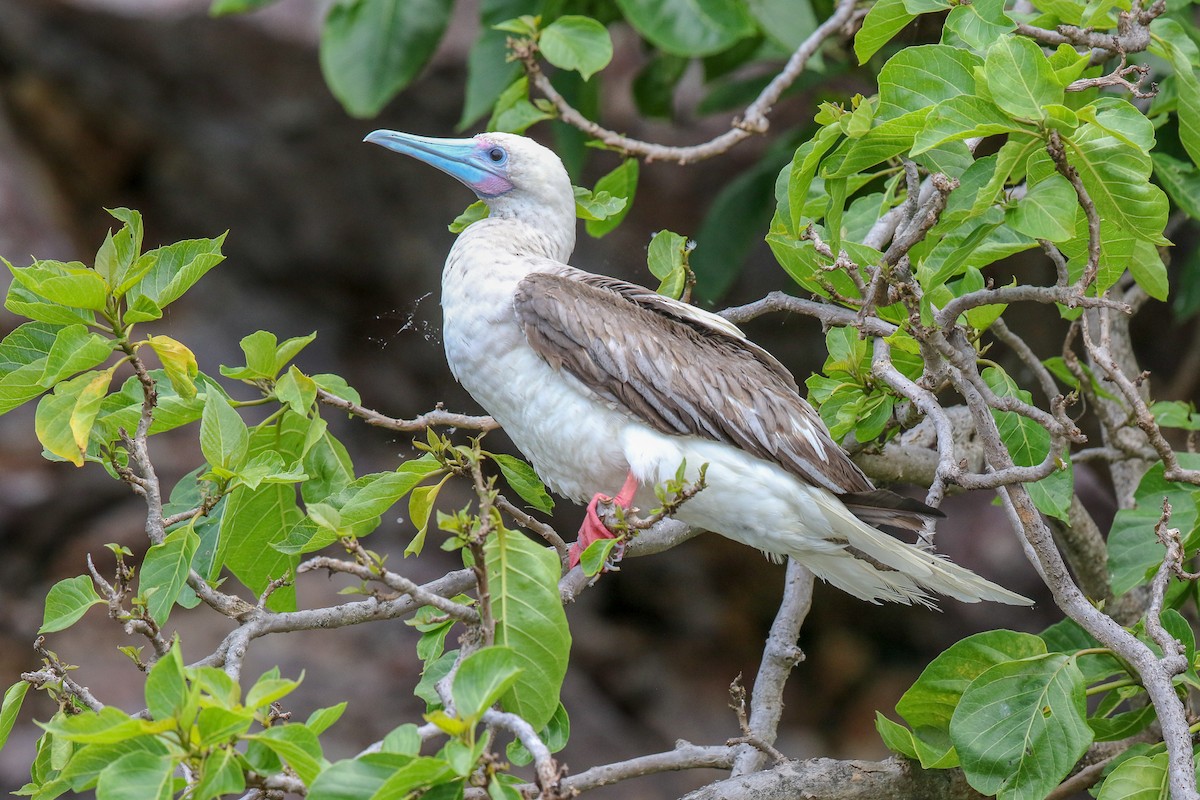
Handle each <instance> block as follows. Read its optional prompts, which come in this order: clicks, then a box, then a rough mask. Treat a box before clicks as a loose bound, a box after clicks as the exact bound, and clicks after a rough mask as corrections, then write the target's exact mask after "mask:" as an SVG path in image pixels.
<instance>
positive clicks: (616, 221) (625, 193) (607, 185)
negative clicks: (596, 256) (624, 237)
mask: <svg viewBox="0 0 1200 800" xmlns="http://www.w3.org/2000/svg"><path fill="white" fill-rule="evenodd" d="M638 164H639V162H638V160H637V159H636V158H627V159H625V160H624V161H622V162H621V164H620V166H618V167H617V168H616V169H614V170H613V171H612V172H610V173H608V174H607V175H605V176H604V177H602V178H600V180H598V181H596V192H598V193H599V192H608V194H609V196H610V197H614V198H619V199H622V200H624V201H625V205H624V206H622V208H621V210H620V211H618V212H617V213H615V214H610V215H609V216H608V217H606V218H605V219H589V220H586V221H585V223H584V228H585V229H586V230H587V232H588V235H589V236H594V237H596V238H600V237H601V236H603V235H604V234H606V233H608V232H609V231H611V230H612V229H613V228H615V227H617V226H618V225H620V224H621V220H623V219H625V215H626V214H628V213H629V209H630V208H631V207H632V206H633V198H634V195H635V194H636V193H637V182H638Z"/></svg>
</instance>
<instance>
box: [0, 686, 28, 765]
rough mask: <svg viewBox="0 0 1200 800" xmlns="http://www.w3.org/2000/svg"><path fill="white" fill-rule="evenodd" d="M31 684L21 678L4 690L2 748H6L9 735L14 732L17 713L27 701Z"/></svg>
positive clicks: (0, 725) (0, 719) (0, 708)
mask: <svg viewBox="0 0 1200 800" xmlns="http://www.w3.org/2000/svg"><path fill="white" fill-rule="evenodd" d="M30 686H31V684H30V683H29V682H27V681H24V680H19V681H17V682H16V683H14V684H13V685H12V686H10V687H8V689H7V690H5V692H4V700H3V702H0V749H3V748H4V743H5V742H7V741H8V735H9V734H10V733H12V729H13V724H14V723H15V722H16V721H17V714H19V713H20V711H21V704H22V703H23V702H25V694H26V693H27V692H28V691H29V687H30Z"/></svg>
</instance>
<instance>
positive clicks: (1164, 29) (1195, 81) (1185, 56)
mask: <svg viewBox="0 0 1200 800" xmlns="http://www.w3.org/2000/svg"><path fill="white" fill-rule="evenodd" d="M1193 30H1194V28H1193ZM1150 35H1151V45H1150V52H1151V53H1153V54H1155V55H1157V56H1161V57H1163V58H1165V59H1167V61H1169V62H1171V66H1172V67H1173V68H1174V70H1175V91H1176V95H1177V101H1176V113H1177V115H1178V117H1179V141H1180V143H1181V144H1182V145H1183V149H1184V150H1185V151H1186V152H1187V154H1188V155H1189V156H1191V159H1192V161H1193V162H1195V163H1196V164H1200V76H1198V75H1197V71H1196V69H1195V68H1194V66H1193V63H1194V62H1195V61H1197V57H1196V43H1195V42H1194V41H1193V39H1192V37H1191V36H1189V35H1188V32H1187V30H1185V28H1184V27H1183V26H1182V25H1181V24H1180V23H1179V22H1178V21H1176V20H1174V19H1170V18H1168V17H1160V18H1158V19H1155V20H1154V21H1153V22H1151V23H1150Z"/></svg>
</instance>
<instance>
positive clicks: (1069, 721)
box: [950, 653, 1092, 800]
mask: <svg viewBox="0 0 1200 800" xmlns="http://www.w3.org/2000/svg"><path fill="white" fill-rule="evenodd" d="M950 738H951V739H952V740H953V741H954V746H955V748H956V749H957V750H958V756H959V759H960V761H961V763H962V767H963V771H964V772H965V773H966V776H967V781H968V782H969V783H970V784H971V786H973V787H974V788H975V789H977V790H978V791H980V792H982V793H984V794H987V795H993V794H995V795H998V797H1000V798H1004V800H1040V798H1042V797H1045V796H1046V794H1047V793H1048V792H1049V791H1050V790H1051V789H1053V788H1054V787H1055V786H1057V785H1058V784H1059V783H1060V782H1061V781H1062V779H1063V778H1065V777H1066V776H1067V774H1068V773H1070V771H1071V769H1072V768H1073V767H1074V766H1075V764H1076V762H1078V761H1079V759H1080V758H1081V757H1082V756H1083V754H1084V753H1085V752H1087V748H1088V746H1089V745H1090V744H1091V743H1092V731H1091V729H1090V728H1088V726H1087V705H1086V703H1085V697H1084V681H1083V675H1082V674H1080V672H1079V668H1078V667H1076V666H1075V661H1074V659H1073V658H1072V657H1070V656H1067V655H1064V654H1062V653H1050V654H1047V655H1042V656H1035V657H1033V658H1027V659H1024V660H1021V661H1008V662H1005V663H1003V664H997V665H996V666H994V667H992V668H991V669H989V670H987V671H986V672H984V673H983V674H982V675H980V676H979V677H978V678H976V679H975V680H974V681H972V682H971V685H970V686H969V687H967V690H966V692H964V693H963V696H962V700H961V701H960V702H959V704H958V707H957V708H956V709H955V711H954V717H953V719H952V720H951V722H950Z"/></svg>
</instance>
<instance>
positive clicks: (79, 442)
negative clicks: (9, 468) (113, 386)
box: [33, 369, 113, 467]
mask: <svg viewBox="0 0 1200 800" xmlns="http://www.w3.org/2000/svg"><path fill="white" fill-rule="evenodd" d="M112 374H113V369H106V370H102V371H99V372H95V371H93V372H85V373H83V374H82V375H80V376H78V377H76V378H72V379H71V380H68V381H63V382H61V383H59V384H58V385H57V386H55V387H54V393H53V394H49V395H46V396H45V397H43V398H42V400H41V402H40V403H38V407H37V413H36V414H35V415H34V420H33V424H34V430H35V432H36V433H37V437H38V441H40V442H41V443H42V446H43V447H45V448H46V450H48V451H49V452H51V453H53V454H54V455H56V456H59V457H60V458H62V459H64V460H66V461H70V462H71V463H72V464H74V465H75V466H77V467H82V466H83V460H84V456H85V455H87V446H88V439H89V437H90V436H91V433H92V425H93V424H95V422H96V415H97V414H98V413H99V412H100V404H101V403H102V402H103V400H104V396H105V395H106V394H107V393H108V386H109V383H111V381H112Z"/></svg>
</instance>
